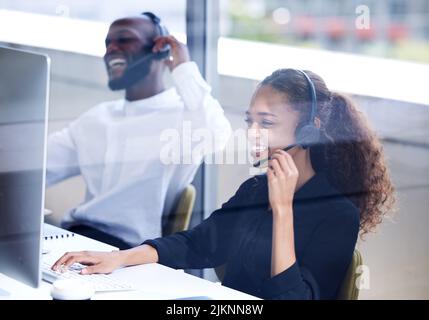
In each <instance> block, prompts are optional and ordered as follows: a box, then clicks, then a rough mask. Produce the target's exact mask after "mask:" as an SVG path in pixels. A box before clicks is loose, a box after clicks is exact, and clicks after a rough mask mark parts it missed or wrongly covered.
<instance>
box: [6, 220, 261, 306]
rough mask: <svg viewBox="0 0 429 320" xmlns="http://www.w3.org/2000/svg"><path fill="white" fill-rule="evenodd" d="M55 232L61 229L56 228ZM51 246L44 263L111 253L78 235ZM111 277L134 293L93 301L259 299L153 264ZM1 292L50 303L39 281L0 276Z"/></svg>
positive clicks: (103, 296) (46, 289) (106, 295)
mask: <svg viewBox="0 0 429 320" xmlns="http://www.w3.org/2000/svg"><path fill="white" fill-rule="evenodd" d="M48 227H49V226H48ZM49 229H50V230H54V229H53V228H52V227H49ZM57 230H60V229H59V228H58V229H57ZM54 242H55V241H53V242H52V243H50V240H48V241H47V243H50V244H49V245H48V248H49V249H50V252H49V253H48V254H46V255H44V259H46V261H55V260H56V259H57V258H59V257H60V256H61V255H62V254H63V253H64V252H65V251H76V250H100V251H111V250H112V249H113V247H111V246H109V245H106V244H104V243H101V242H98V241H95V240H92V239H89V238H86V237H82V236H79V235H76V236H75V237H73V238H71V239H67V240H65V241H63V242H57V244H58V245H53V243H54ZM110 276H111V277H113V278H116V279H118V280H122V281H126V282H129V283H132V284H133V286H134V288H135V289H136V290H134V291H124V292H104V293H96V294H95V296H94V299H95V300H103V299H113V300H135V299H148V300H153V299H156V300H158V299H176V298H183V297H194V296H209V297H211V298H212V299H216V300H221V299H224V300H254V299H258V298H256V297H253V296H251V295H248V294H245V293H242V292H239V291H236V290H233V289H230V288H227V287H224V286H222V285H220V284H217V283H213V282H210V281H207V280H204V279H201V278H198V277H195V276H192V275H189V274H187V273H185V272H183V271H182V270H174V269H171V268H168V267H165V266H162V265H160V264H156V263H153V264H147V265H140V266H134V267H127V268H123V269H119V270H116V271H115V272H113V273H112V274H111V275H110ZM0 288H1V289H3V290H6V291H8V292H9V293H10V295H9V296H0V299H24V300H27V299H31V300H33V299H35V300H45V299H51V296H50V289H51V284H50V283H48V282H45V281H42V283H41V285H40V287H39V288H37V289H35V288H32V287H29V286H27V285H25V284H22V283H21V282H18V281H16V280H14V279H12V278H10V277H7V276H6V275H4V274H1V273H0Z"/></svg>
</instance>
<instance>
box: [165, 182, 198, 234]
mask: <svg viewBox="0 0 429 320" xmlns="http://www.w3.org/2000/svg"><path fill="white" fill-rule="evenodd" d="M195 195H196V190H195V187H194V186H193V185H192V184H189V185H188V186H187V187H186V188H185V190H183V192H182V195H181V196H180V199H179V202H178V203H177V207H176V210H175V212H174V215H173V221H172V226H171V229H170V233H171V234H173V233H176V232H180V231H185V230H187V229H188V227H189V222H190V221H191V216H192V210H193V209H194V203H195Z"/></svg>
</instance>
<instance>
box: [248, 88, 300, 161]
mask: <svg viewBox="0 0 429 320" xmlns="http://www.w3.org/2000/svg"><path fill="white" fill-rule="evenodd" d="M298 119H299V114H298V112H297V111H295V110H293V109H292V107H291V106H290V105H289V104H288V102H287V97H286V95H285V94H284V93H280V92H278V91H277V90H275V89H273V88H272V87H271V86H261V87H259V88H258V89H257V90H256V92H255V93H254V95H253V97H252V100H251V103H250V107H249V109H248V110H247V111H246V119H245V121H246V123H247V125H248V137H249V143H250V145H251V154H252V156H253V157H254V158H255V159H260V158H263V157H267V156H269V155H271V154H272V152H273V151H275V150H276V149H279V148H285V147H286V146H288V145H290V144H292V143H294V142H295V130H296V127H297V125H298Z"/></svg>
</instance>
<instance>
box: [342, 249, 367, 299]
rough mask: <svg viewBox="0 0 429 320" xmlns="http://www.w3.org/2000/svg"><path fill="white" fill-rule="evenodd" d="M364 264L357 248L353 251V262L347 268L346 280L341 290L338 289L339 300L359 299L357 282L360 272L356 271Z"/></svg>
mask: <svg viewBox="0 0 429 320" xmlns="http://www.w3.org/2000/svg"><path fill="white" fill-rule="evenodd" d="M362 264H363V259H362V255H361V254H360V252H359V251H358V250H357V249H355V251H354V253H353V258H352V262H351V263H350V266H349V268H348V270H347V273H346V275H345V277H344V280H343V282H342V284H341V287H340V290H339V291H338V295H337V300H357V299H358V297H359V288H358V286H357V284H356V282H357V279H358V277H359V276H360V274H359V273H357V272H356V268H358V267H359V266H360V265H362Z"/></svg>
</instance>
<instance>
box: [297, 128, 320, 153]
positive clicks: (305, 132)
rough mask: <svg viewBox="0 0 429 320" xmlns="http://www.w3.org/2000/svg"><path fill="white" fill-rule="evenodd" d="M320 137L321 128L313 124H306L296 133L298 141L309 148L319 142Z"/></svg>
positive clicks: (305, 147)
mask: <svg viewBox="0 0 429 320" xmlns="http://www.w3.org/2000/svg"><path fill="white" fill-rule="evenodd" d="M319 139H320V130H319V129H318V128H317V127H316V126H315V125H311V124H306V125H305V126H303V127H302V128H301V129H299V130H298V132H297V134H296V141H297V143H298V144H299V145H300V146H301V147H303V148H304V149H307V148H308V147H310V146H311V145H313V144H315V143H317V142H318V141H319Z"/></svg>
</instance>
